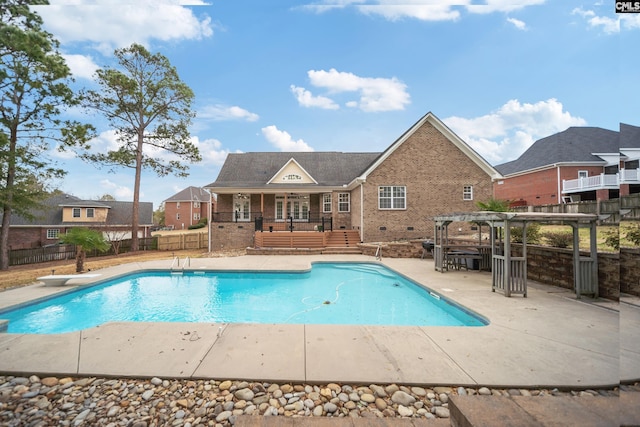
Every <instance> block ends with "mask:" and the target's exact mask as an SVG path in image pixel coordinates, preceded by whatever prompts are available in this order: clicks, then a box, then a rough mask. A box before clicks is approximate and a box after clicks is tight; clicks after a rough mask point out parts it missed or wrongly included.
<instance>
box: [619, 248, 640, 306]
mask: <svg viewBox="0 0 640 427" xmlns="http://www.w3.org/2000/svg"><path fill="white" fill-rule="evenodd" d="M620 292H623V293H626V294H631V295H635V296H637V297H640V249H638V248H635V249H630V248H620Z"/></svg>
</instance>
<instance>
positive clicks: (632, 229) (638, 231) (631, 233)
mask: <svg viewBox="0 0 640 427" xmlns="http://www.w3.org/2000/svg"><path fill="white" fill-rule="evenodd" d="M624 237H625V239H627V240H628V241H630V242H631V243H632V244H633V245H635V246H640V224H637V223H636V224H633V225H630V226H628V230H627V231H626V233H625V236H624Z"/></svg>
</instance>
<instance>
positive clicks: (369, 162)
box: [206, 113, 500, 249]
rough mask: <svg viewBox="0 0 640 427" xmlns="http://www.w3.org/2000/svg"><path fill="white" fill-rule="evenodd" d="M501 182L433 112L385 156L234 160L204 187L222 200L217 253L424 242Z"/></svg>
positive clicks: (277, 155) (215, 232) (215, 229)
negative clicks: (437, 222)
mask: <svg viewBox="0 0 640 427" xmlns="http://www.w3.org/2000/svg"><path fill="white" fill-rule="evenodd" d="M499 177H500V174H499V173H498V172H497V171H496V170H495V169H494V168H493V167H491V165H489V163H487V162H486V161H485V160H484V159H483V158H482V157H481V156H480V155H479V154H478V153H476V152H475V151H474V150H473V149H471V148H470V147H469V145H467V144H466V143H465V142H464V141H463V140H461V139H460V138H459V137H458V136H457V135H455V134H454V133H453V132H452V131H451V130H450V129H449V128H447V127H446V126H445V125H444V124H443V123H442V122H441V121H440V120H439V119H438V118H437V117H436V116H435V115H433V114H432V113H428V114H426V115H425V116H424V117H422V118H421V119H420V120H419V121H418V122H416V123H415V124H414V125H413V126H412V127H411V128H409V129H408V130H407V131H406V132H405V133H404V134H402V135H401V136H400V137H399V138H398V139H397V140H396V141H394V142H393V143H392V144H391V145H390V146H389V147H388V148H387V149H386V150H385V151H384V152H382V153H380V152H378V153H343V152H290V153H286V152H271V153H231V154H229V155H228V156H227V159H226V161H225V163H224V165H223V166H222V169H221V170H220V173H219V175H218V178H217V179H216V181H215V182H213V183H211V184H209V185H208V186H206V188H207V189H209V191H211V192H213V193H215V194H217V209H216V212H215V213H214V214H213V219H212V221H211V229H210V230H211V233H210V237H211V239H212V240H211V247H212V248H213V249H219V248H233V247H236V248H244V247H248V246H249V247H253V246H255V247H276V246H280V245H281V246H288V247H326V246H333V245H339V242H338V241H337V240H335V237H336V236H335V235H336V234H338V236H339V240H340V239H347V241H348V244H349V241H351V240H353V239H357V241H359V242H360V241H361V242H378V241H394V240H402V239H417V238H425V237H429V236H433V227H434V224H433V221H432V219H431V218H432V217H433V216H435V215H437V214H442V213H447V212H470V211H474V210H476V205H475V203H476V202H477V201H485V200H487V199H489V198H490V197H491V196H492V180H493V179H497V178H499ZM318 231H322V233H318ZM296 233H298V234H297V235H296ZM305 233H306V234H305ZM343 234H344V235H345V237H342V235H343ZM296 237H299V240H298V241H296V240H295V239H296ZM277 239H281V241H280V242H279V243H278V242H276V240H277ZM284 239H288V241H287V243H283V242H284ZM342 241H343V242H344V240H342Z"/></svg>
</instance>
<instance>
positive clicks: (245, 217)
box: [211, 211, 262, 222]
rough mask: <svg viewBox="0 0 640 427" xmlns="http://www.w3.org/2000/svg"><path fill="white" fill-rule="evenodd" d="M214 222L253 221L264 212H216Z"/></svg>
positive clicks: (213, 215)
mask: <svg viewBox="0 0 640 427" xmlns="http://www.w3.org/2000/svg"><path fill="white" fill-rule="evenodd" d="M212 217H213V218H212V220H211V221H212V222H253V221H255V220H256V218H260V217H262V212H251V213H244V212H237V211H236V212H214V213H213V214H212Z"/></svg>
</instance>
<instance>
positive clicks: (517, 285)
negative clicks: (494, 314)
mask: <svg viewBox="0 0 640 427" xmlns="http://www.w3.org/2000/svg"><path fill="white" fill-rule="evenodd" d="M597 221H598V216H597V215H591V214H579V213H576V214H569V213H566V214H565V213H541V212H469V213H454V214H448V215H438V216H436V217H434V222H435V239H434V261H435V268H436V270H439V271H440V272H445V271H446V270H448V266H449V263H448V256H449V250H450V248H452V247H455V245H452V244H450V242H449V235H448V226H449V224H451V223H452V222H473V223H476V224H478V225H479V226H480V227H481V225H482V224H487V225H489V227H490V228H491V233H490V236H491V253H490V266H491V274H492V286H491V290H492V291H494V292H495V290H496V289H498V290H499V291H501V292H503V293H504V295H505V296H507V297H509V296H511V295H512V294H522V295H523V296H525V297H526V296H527V225H528V224H531V223H540V224H559V225H570V226H571V228H572V229H573V283H574V290H575V292H576V296H577V298H581V296H582V295H591V296H593V297H594V298H595V297H597V296H598V251H597V239H596V237H597V235H596V223H597ZM512 227H519V228H521V229H522V256H513V255H512V253H511V228H512ZM587 227H588V228H589V236H590V237H589V240H590V244H589V256H581V255H580V235H579V229H580V228H587ZM481 231H482V229H481V228H480V232H479V236H482V232H481ZM502 236H504V239H502ZM480 239H481V237H480ZM480 243H481V240H479V246H481V245H480ZM487 254H488V252H487ZM457 256H458V255H457ZM487 257H489V255H487Z"/></svg>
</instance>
